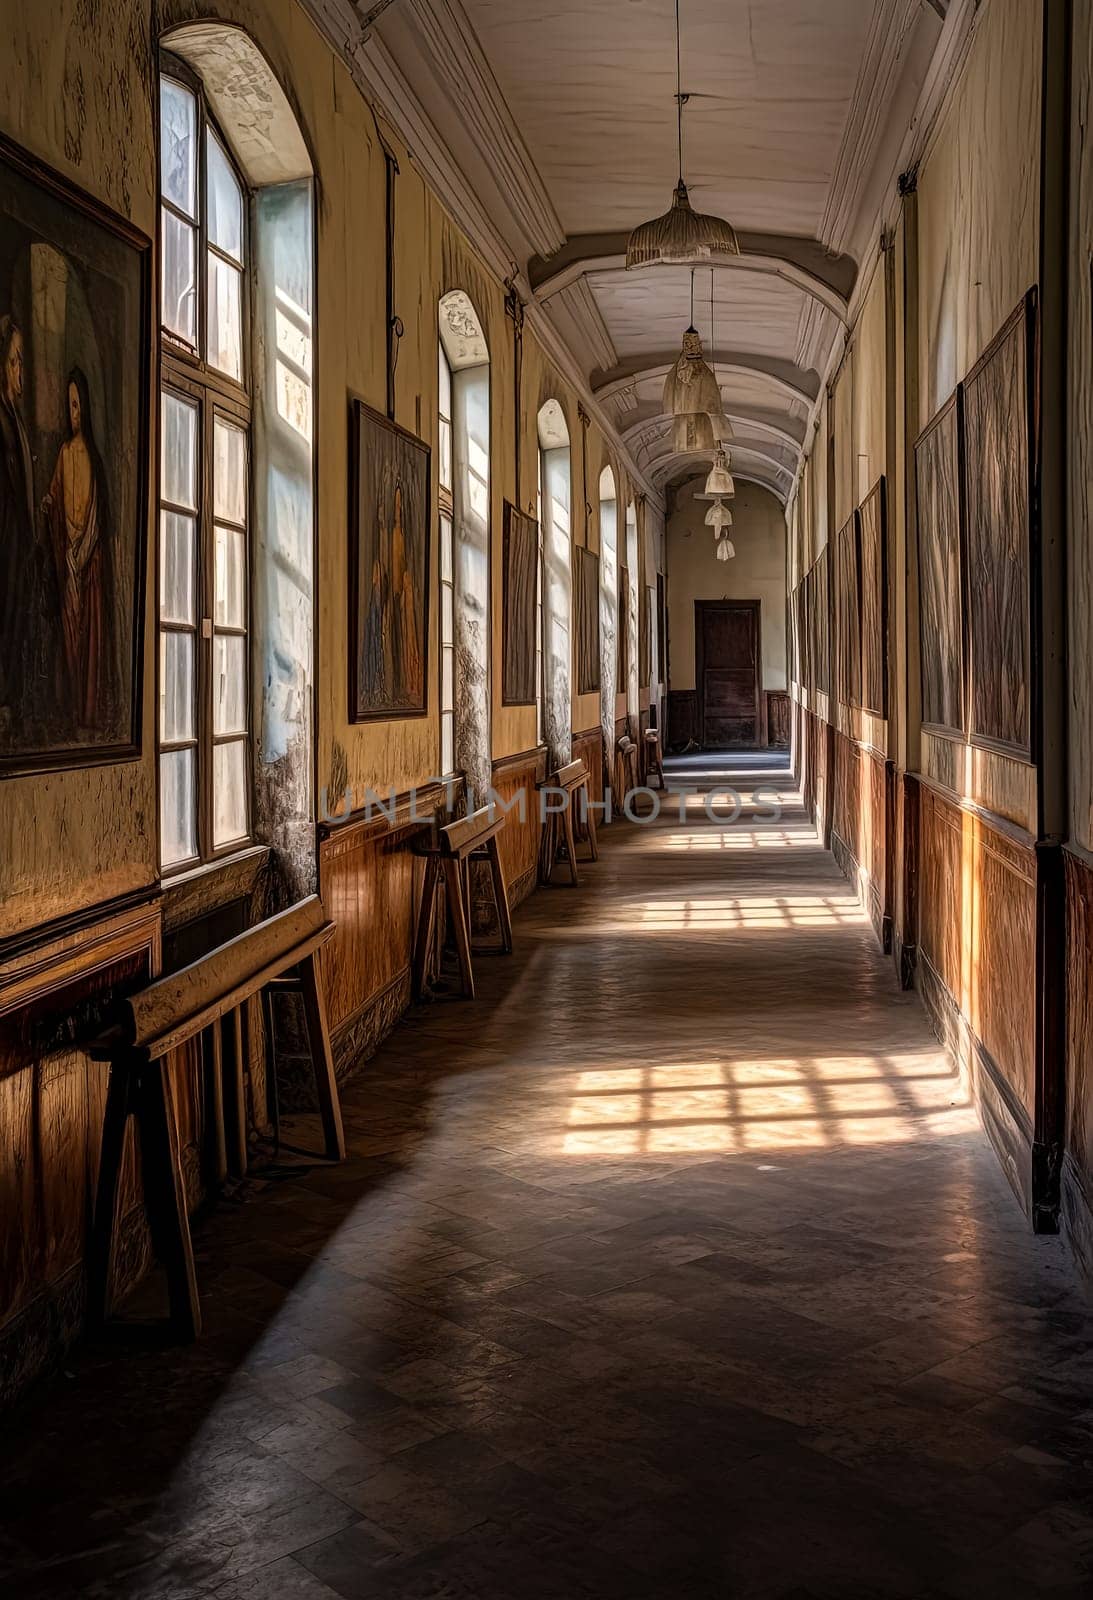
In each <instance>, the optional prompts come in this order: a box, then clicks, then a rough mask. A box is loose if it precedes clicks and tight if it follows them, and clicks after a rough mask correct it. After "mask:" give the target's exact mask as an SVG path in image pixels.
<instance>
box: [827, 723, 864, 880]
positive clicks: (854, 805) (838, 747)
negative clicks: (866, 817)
mask: <svg viewBox="0 0 1093 1600" xmlns="http://www.w3.org/2000/svg"><path fill="white" fill-rule="evenodd" d="M833 780H834V786H835V805H834V811H833V814H832V819H831V850H832V854H833V855H834V857H835V860H836V861H837V862H838V863H839V867H840V868H841V870H842V871H843V872H844V873H845V874H846V876H847V877H848V878H849V879H850V881H851V883H853V884H854V886H855V888H856V887H857V883H858V864H859V861H860V859H861V844H860V840H859V837H858V835H859V830H860V828H861V817H862V803H861V789H862V752H861V746H860V745H859V744H858V742H857V740H856V739H849V738H847V736H846V734H844V733H839V732H836V734H835V771H834V773H833Z"/></svg>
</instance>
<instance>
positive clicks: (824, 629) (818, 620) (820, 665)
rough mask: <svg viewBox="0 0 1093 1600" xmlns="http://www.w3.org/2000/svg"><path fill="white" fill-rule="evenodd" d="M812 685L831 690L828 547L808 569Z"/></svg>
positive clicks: (829, 560) (829, 548)
mask: <svg viewBox="0 0 1093 1600" xmlns="http://www.w3.org/2000/svg"><path fill="white" fill-rule="evenodd" d="M812 616H813V622H812V678H813V683H812V687H813V688H814V689H819V690H820V691H821V692H822V693H823V694H830V693H831V546H830V545H827V544H825V545H824V547H823V549H822V550H821V551H820V553H819V555H818V556H817V557H816V561H815V564H814V566H813V568H812Z"/></svg>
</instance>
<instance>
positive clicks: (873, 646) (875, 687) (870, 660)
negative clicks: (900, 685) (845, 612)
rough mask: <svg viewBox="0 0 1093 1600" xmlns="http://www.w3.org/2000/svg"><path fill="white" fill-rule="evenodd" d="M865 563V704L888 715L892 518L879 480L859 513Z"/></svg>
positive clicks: (873, 711) (876, 713) (865, 707)
mask: <svg viewBox="0 0 1093 1600" xmlns="http://www.w3.org/2000/svg"><path fill="white" fill-rule="evenodd" d="M858 540H859V549H860V560H861V658H862V659H861V703H862V709H863V710H865V711H868V712H869V713H870V714H871V715H872V716H874V717H886V716H887V715H888V518H887V502H886V495H885V483H884V479H883V478H878V480H877V482H876V483H875V484H874V485H873V487H872V489H871V490H870V491H869V493H868V494H867V495H866V497H865V499H864V500H863V501H862V503H861V507H860V509H859V511H858Z"/></svg>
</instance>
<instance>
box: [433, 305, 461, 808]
mask: <svg viewBox="0 0 1093 1600" xmlns="http://www.w3.org/2000/svg"><path fill="white" fill-rule="evenodd" d="M436 342H437V443H438V446H440V445H441V440H442V439H443V432H444V428H445V426H446V427H447V429H448V452H447V455H448V472H449V476H450V477H451V480H452V481H451V483H445V482H444V469H443V461H444V450H443V448H442V447H440V448H438V450H437V497H436V503H437V602H438V603H437V643H438V645H439V648H438V650H437V668H438V675H437V690H438V700H437V706H438V735H439V752H438V765H439V767H440V776H441V777H442V778H448V777H451V776H453V775H454V774H455V773H456V772H457V770H458V767H457V764H456V727H455V701H456V693H455V687H456V686H455V672H456V641H455V553H456V544H455V429H454V423H453V418H452V415H451V413H452V412H453V411H454V409H455V406H454V399H455V373H454V372H453V371H452V364H451V362H450V361H449V360H448V352H447V351H446V350H445V348H444V340H443V338H442V337H441V335H440V330H439V328H438V329H437V341H436ZM442 368H444V369H446V370H447V374H448V384H447V388H448V411H447V413H445V411H444V403H443V393H442V391H441V387H440V374H441V370H442ZM445 554H447V557H448V566H449V569H450V576H449V577H447V578H446V577H445V576H444V562H445ZM448 591H450V603H451V618H452V636H451V640H450V642H446V641H445V638H444V601H445V596H446V593H447V592H448ZM449 653H450V656H451V672H452V692H451V704H450V705H449V704H448V703H447V701H446V699H445V695H444V664H445V658H446V656H447V655H448V654H449ZM447 719H450V726H451V763H450V765H448V766H446V765H445V760H444V745H445V723H446V720H447Z"/></svg>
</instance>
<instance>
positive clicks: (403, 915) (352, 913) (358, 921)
mask: <svg viewBox="0 0 1093 1600" xmlns="http://www.w3.org/2000/svg"><path fill="white" fill-rule="evenodd" d="M446 801H447V790H446V789H445V787H444V786H443V784H439V783H438V784H430V785H428V786H427V787H423V788H421V789H419V790H416V791H415V798H414V801H413V803H412V802H411V797H410V795H409V794H406V795H399V796H398V797H397V799H396V801H395V803H394V807H393V820H392V819H389V818H388V817H387V816H383V815H379V814H376V813H373V815H371V816H366V815H363V814H355V815H354V816H353V817H351V818H350V819H349V821H347V822H343V823H335V824H330V823H326V824H323V826H322V827H321V829H320V842H319V892H320V894H321V895H322V899H323V904H324V906H325V907H326V913H327V916H328V917H330V918H331V919H332V920H333V922H334V924H335V929H336V931H335V934H334V937H333V939H331V941H330V943H329V944H328V945H326V947H325V948H324V950H323V952H322V971H323V980H324V982H325V984H326V997H327V1012H328V1015H329V1018H330V1035H331V1044H332V1046H333V1050H334V1063H335V1067H336V1068H337V1072H338V1076H339V1077H340V1078H341V1077H345V1076H347V1075H348V1074H349V1073H351V1072H353V1071H354V1070H355V1069H356V1068H357V1067H358V1066H360V1064H361V1063H362V1062H364V1061H366V1060H367V1059H368V1057H369V1056H370V1055H372V1054H373V1052H374V1051H375V1050H376V1048H377V1046H378V1045H379V1044H380V1042H381V1040H383V1039H384V1038H385V1037H386V1036H387V1034H388V1033H390V1031H391V1029H392V1028H393V1027H394V1025H395V1023H396V1022H397V1021H398V1020H399V1018H400V1017H401V1016H402V1014H403V1012H404V1011H405V1010H406V1008H407V1006H408V1005H409V1003H410V962H411V958H412V954H413V939H414V923H415V917H416V914H417V901H418V895H419V894H420V890H421V876H422V864H421V861H420V860H419V858H418V857H416V856H415V855H414V854H413V852H412V850H411V849H410V841H411V838H412V836H413V834H414V833H415V832H416V831H417V830H418V829H420V828H421V827H422V826H423V825H424V824H425V823H427V822H428V821H429V819H430V818H431V817H432V816H433V815H434V814H435V813H436V812H437V811H439V810H441V809H442V808H443V807H444V806H445V804H446Z"/></svg>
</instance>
